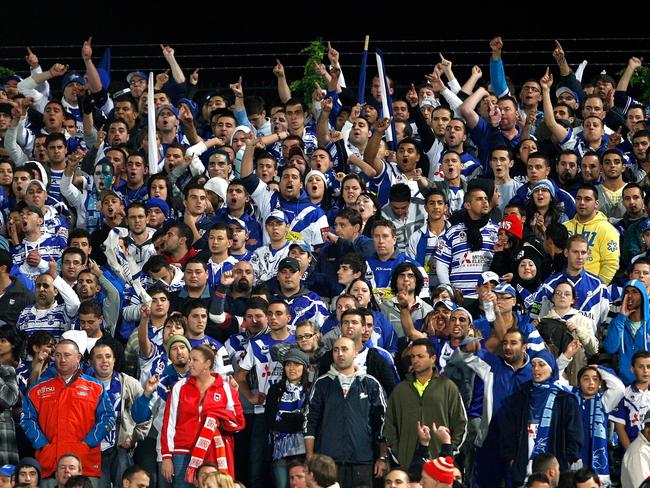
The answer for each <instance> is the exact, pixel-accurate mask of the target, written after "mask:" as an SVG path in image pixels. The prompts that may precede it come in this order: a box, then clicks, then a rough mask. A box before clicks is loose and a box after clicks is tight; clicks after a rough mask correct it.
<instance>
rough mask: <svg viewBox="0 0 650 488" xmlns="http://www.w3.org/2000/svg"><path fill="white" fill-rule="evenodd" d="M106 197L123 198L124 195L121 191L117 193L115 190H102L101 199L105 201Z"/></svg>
mask: <svg viewBox="0 0 650 488" xmlns="http://www.w3.org/2000/svg"><path fill="white" fill-rule="evenodd" d="M106 197H115V198H118V199H119V200H122V196H121V195H120V194H119V193H115V192H114V191H113V190H102V192H101V193H100V201H101V202H103V201H104V199H105V198H106Z"/></svg>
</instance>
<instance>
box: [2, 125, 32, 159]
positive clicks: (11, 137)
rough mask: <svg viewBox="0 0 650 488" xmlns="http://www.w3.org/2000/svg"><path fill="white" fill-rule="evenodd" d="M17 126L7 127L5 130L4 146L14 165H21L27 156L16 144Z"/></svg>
mask: <svg viewBox="0 0 650 488" xmlns="http://www.w3.org/2000/svg"><path fill="white" fill-rule="evenodd" d="M17 137H18V127H8V128H7V130H6V131H5V140H4V148H5V149H6V150H7V153H8V154H9V157H10V158H11V160H12V161H13V162H14V164H15V165H16V166H22V165H23V164H25V163H26V162H27V161H29V158H28V157H27V155H26V154H25V153H24V151H23V150H22V149H21V147H20V146H19V145H18V142H17Z"/></svg>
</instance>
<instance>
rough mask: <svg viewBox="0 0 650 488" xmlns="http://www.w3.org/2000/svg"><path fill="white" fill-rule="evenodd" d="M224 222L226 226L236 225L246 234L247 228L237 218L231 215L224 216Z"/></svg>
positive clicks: (244, 223)
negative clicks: (225, 221) (226, 223)
mask: <svg viewBox="0 0 650 488" xmlns="http://www.w3.org/2000/svg"><path fill="white" fill-rule="evenodd" d="M226 220H227V222H228V225H236V226H238V227H239V228H241V229H242V230H243V231H245V232H248V226H247V225H246V222H244V221H243V220H242V219H238V218H237V217H233V216H231V215H226Z"/></svg>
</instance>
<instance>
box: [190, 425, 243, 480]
mask: <svg viewBox="0 0 650 488" xmlns="http://www.w3.org/2000/svg"><path fill="white" fill-rule="evenodd" d="M206 459H214V460H215V462H216V465H217V467H218V469H219V471H221V472H222V473H226V474H229V475H230V476H232V477H233V479H234V477H235V473H234V466H232V468H233V469H231V463H228V452H227V450H226V444H225V442H224V439H223V437H222V436H221V432H220V431H219V428H218V422H217V419H216V418H214V417H206V419H205V422H204V423H203V427H201V432H200V433H199V438H198V439H197V441H196V445H195V446H194V448H193V449H192V457H191V459H190V464H189V465H188V467H187V471H186V472H185V481H187V482H188V483H194V477H195V475H196V470H197V469H198V468H199V466H201V465H202V464H203V463H204V462H205V460H206Z"/></svg>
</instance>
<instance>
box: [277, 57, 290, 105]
mask: <svg viewBox="0 0 650 488" xmlns="http://www.w3.org/2000/svg"><path fill="white" fill-rule="evenodd" d="M273 74H274V75H275V77H276V78H277V79H278V95H279V96H280V101H281V102H282V103H286V102H287V100H289V99H290V98H291V88H289V83H288V82H287V77H286V75H285V73H284V66H282V63H281V62H280V60H279V59H276V60H275V66H274V67H273Z"/></svg>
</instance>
